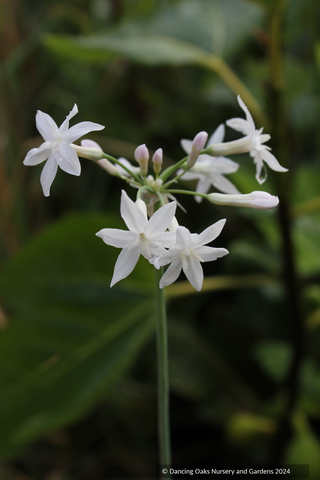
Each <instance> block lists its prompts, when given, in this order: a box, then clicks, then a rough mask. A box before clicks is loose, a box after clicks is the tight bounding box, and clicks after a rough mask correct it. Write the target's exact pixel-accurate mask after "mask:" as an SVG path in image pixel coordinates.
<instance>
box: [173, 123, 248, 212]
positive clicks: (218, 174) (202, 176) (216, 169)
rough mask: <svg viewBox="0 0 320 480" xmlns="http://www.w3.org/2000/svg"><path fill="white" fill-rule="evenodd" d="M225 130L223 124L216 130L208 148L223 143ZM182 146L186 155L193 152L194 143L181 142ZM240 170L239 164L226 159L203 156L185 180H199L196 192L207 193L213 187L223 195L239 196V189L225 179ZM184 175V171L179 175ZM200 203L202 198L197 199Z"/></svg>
mask: <svg viewBox="0 0 320 480" xmlns="http://www.w3.org/2000/svg"><path fill="white" fill-rule="evenodd" d="M224 133H225V128H224V125H223V124H221V125H219V127H218V128H217V129H216V130H215V132H214V133H213V135H211V137H210V138H209V140H208V144H207V148H208V147H210V146H211V145H213V144H215V143H221V142H222V141H223V138H224ZM181 146H182V148H183V149H184V150H185V152H186V153H190V152H191V148H192V141H191V140H181ZM238 168H239V165H238V163H236V162H233V161H232V160H230V159H229V158H225V157H219V156H218V157H212V156H210V155H205V154H202V155H200V156H199V158H198V160H197V161H196V163H195V165H194V166H193V167H192V168H191V169H190V170H189V171H188V172H186V173H185V174H184V175H183V179H184V180H199V181H198V184H197V187H196V191H197V192H199V193H207V192H208V191H209V189H210V186H211V185H212V186H213V187H215V188H216V189H218V190H220V192H223V193H233V194H239V193H240V192H239V191H238V190H237V188H236V187H235V186H234V185H233V183H231V182H230V180H228V179H227V178H225V177H224V175H225V174H228V173H233V172H236V171H237V170H238ZM180 173H182V170H180V171H179V172H178V174H180ZM195 199H196V201H197V202H198V203H200V202H202V197H199V196H197V197H195Z"/></svg>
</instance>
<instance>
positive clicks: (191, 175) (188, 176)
mask: <svg viewBox="0 0 320 480" xmlns="http://www.w3.org/2000/svg"><path fill="white" fill-rule="evenodd" d="M196 165H197V164H196ZM193 168H194V167H192V168H191V170H190V171H189V172H186V173H185V174H184V175H183V180H198V179H199V178H202V177H203V174H202V173H198V172H194V171H193ZM182 172H183V170H182V168H180V170H178V172H177V174H178V175H180V174H181V173H182Z"/></svg>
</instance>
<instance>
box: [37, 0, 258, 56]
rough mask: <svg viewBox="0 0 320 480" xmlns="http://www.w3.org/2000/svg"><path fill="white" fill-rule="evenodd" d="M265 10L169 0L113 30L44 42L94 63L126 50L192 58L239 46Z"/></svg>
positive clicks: (229, 1)
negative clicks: (102, 33) (94, 35)
mask: <svg viewBox="0 0 320 480" xmlns="http://www.w3.org/2000/svg"><path fill="white" fill-rule="evenodd" d="M263 15H264V12H263V10H261V8H259V7H257V6H255V5H250V4H246V3H243V2H239V1H237V0H224V1H223V2H212V1H211V0H196V1H195V0H185V1H180V2H176V3H172V2H171V3H170V2H168V3H167V4H164V5H163V6H161V7H160V8H159V9H158V11H157V12H156V13H154V14H153V15H150V16H149V17H144V18H142V19H141V18H138V19H135V20H127V21H124V22H123V23H122V24H120V25H119V26H118V27H116V28H114V29H113V30H112V31H111V33H108V35H101V36H96V37H78V39H77V40H76V39H75V37H73V38H74V40H75V41H74V42H72V37H69V39H68V37H65V36H55V35H47V36H45V37H44V43H45V45H46V46H48V47H49V48H51V49H53V50H54V51H55V52H56V53H58V54H59V55H62V56H63V57H66V56H68V57H69V58H70V57H72V58H73V59H80V60H84V61H88V62H90V63H91V62H100V61H109V60H110V59H111V58H113V56H114V55H116V54H121V55H125V56H126V58H129V59H131V60H133V61H138V62H143V63H146V64H149V65H157V64H163V63H165V64H177V65H181V64H190V63H191V64H192V63H194V61H195V59H196V57H198V56H199V54H201V51H202V54H209V53H211V52H212V53H213V54H214V55H219V56H222V55H223V56H224V57H226V56H229V55H230V54H235V53H236V52H238V51H239V50H240V49H241V47H242V45H243V43H244V42H245V41H246V40H247V39H248V31H249V30H250V28H251V27H252V25H253V24H256V23H257V22H260V21H261V19H262V17H263ZM102 50H104V53H103V52H102Z"/></svg>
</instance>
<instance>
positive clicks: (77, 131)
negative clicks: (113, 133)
mask: <svg viewBox="0 0 320 480" xmlns="http://www.w3.org/2000/svg"><path fill="white" fill-rule="evenodd" d="M104 128H105V127H104V125H100V124H99V123H93V122H80V123H77V124H76V125H73V127H71V128H69V130H68V131H67V132H66V134H65V135H64V136H63V140H64V141H65V142H68V143H72V142H74V141H75V140H77V139H78V138H79V137H82V136H83V135H86V134H87V133H89V132H93V131H97V130H103V129H104Z"/></svg>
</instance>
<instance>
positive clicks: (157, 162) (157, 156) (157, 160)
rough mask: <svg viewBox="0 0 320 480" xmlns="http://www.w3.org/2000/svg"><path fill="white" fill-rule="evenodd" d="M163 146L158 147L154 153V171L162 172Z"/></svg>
mask: <svg viewBox="0 0 320 480" xmlns="http://www.w3.org/2000/svg"><path fill="white" fill-rule="evenodd" d="M162 156H163V155H162V148H158V150H156V151H155V152H154V154H153V157H152V162H153V170H154V173H157V174H159V173H160V172H161V167H162Z"/></svg>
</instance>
